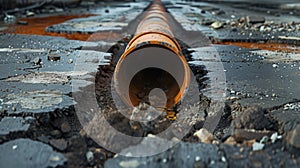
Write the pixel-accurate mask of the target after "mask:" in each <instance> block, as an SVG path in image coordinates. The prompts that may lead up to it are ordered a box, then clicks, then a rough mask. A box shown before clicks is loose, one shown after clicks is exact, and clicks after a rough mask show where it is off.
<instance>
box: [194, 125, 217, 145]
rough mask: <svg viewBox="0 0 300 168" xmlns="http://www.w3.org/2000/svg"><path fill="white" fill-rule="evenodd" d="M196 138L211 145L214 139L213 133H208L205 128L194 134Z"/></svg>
mask: <svg viewBox="0 0 300 168" xmlns="http://www.w3.org/2000/svg"><path fill="white" fill-rule="evenodd" d="M194 136H196V137H198V138H199V140H200V141H201V142H204V143H211V142H212V140H213V139H214V136H213V135H212V133H210V132H208V131H207V130H206V129H205V128H201V129H200V130H199V131H197V132H195V133H194Z"/></svg>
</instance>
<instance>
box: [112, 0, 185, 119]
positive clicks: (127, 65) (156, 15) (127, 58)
mask: <svg viewBox="0 0 300 168" xmlns="http://www.w3.org/2000/svg"><path fill="white" fill-rule="evenodd" d="M174 67H175V68H174ZM113 80H114V81H113V82H114V87H115V89H116V91H117V93H118V95H119V96H120V98H121V99H122V101H123V102H124V103H125V104H126V105H128V106H130V107H135V106H138V105H139V104H140V103H141V102H143V101H147V96H149V93H150V92H151V89H154V88H160V89H162V90H163V92H164V93H165V96H166V103H165V106H164V107H163V109H164V111H166V112H167V117H168V118H171V119H176V116H175V114H176V113H175V111H174V107H176V106H177V105H178V104H179V103H180V100H181V99H182V97H183V95H184V93H185V91H186V89H187V88H188V86H189V83H190V70H189V67H188V63H187V61H186V59H185V57H184V56H183V54H182V50H181V47H180V45H179V44H178V42H177V40H176V39H175V37H174V35H173V33H172V28H171V27H170V24H169V19H168V17H167V15H166V12H165V9H164V7H163V4H162V3H161V1H160V0H154V1H153V2H152V4H151V5H150V7H149V8H148V10H147V11H146V13H145V16H144V18H143V19H142V20H141V22H140V23H139V25H138V26H137V29H136V32H135V35H134V37H133V38H132V39H131V41H130V42H129V43H128V45H127V47H126V49H125V51H124V53H123V54H122V55H121V57H120V59H119V61H118V62H117V64H116V68H115V73H114V77H113Z"/></svg>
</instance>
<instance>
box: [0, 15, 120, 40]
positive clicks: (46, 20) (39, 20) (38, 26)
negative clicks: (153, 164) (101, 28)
mask: <svg viewBox="0 0 300 168" xmlns="http://www.w3.org/2000/svg"><path fill="white" fill-rule="evenodd" d="M89 16H95V15H94V14H82V15H60V16H47V17H34V18H22V19H19V21H25V22H27V23H28V24H27V25H19V24H16V25H11V26H9V28H8V29H7V30H6V31H4V32H3V33H12V34H26V35H45V36H58V37H65V38H67V39H70V40H81V41H99V40H106V41H110V40H111V39H120V38H121V35H120V34H118V33H114V32H99V33H93V34H87V33H86V34H83V33H63V32H62V33H53V32H46V27H48V26H51V25H54V24H59V23H62V22H65V21H67V20H70V19H75V18H84V17H89Z"/></svg>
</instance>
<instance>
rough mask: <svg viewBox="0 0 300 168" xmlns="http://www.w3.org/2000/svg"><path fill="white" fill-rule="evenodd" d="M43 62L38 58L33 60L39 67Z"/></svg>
mask: <svg viewBox="0 0 300 168" xmlns="http://www.w3.org/2000/svg"><path fill="white" fill-rule="evenodd" d="M41 61H42V59H41V58H40V57H36V58H34V59H33V63H34V64H35V65H39V64H40V63H41Z"/></svg>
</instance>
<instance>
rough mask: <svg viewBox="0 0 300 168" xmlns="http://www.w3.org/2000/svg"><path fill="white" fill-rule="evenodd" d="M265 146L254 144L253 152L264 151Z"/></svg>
mask: <svg viewBox="0 0 300 168" xmlns="http://www.w3.org/2000/svg"><path fill="white" fill-rule="evenodd" d="M264 146H265V145H264V144H261V143H258V142H254V143H253V145H252V150H253V151H258V150H262V149H263V148H264Z"/></svg>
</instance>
